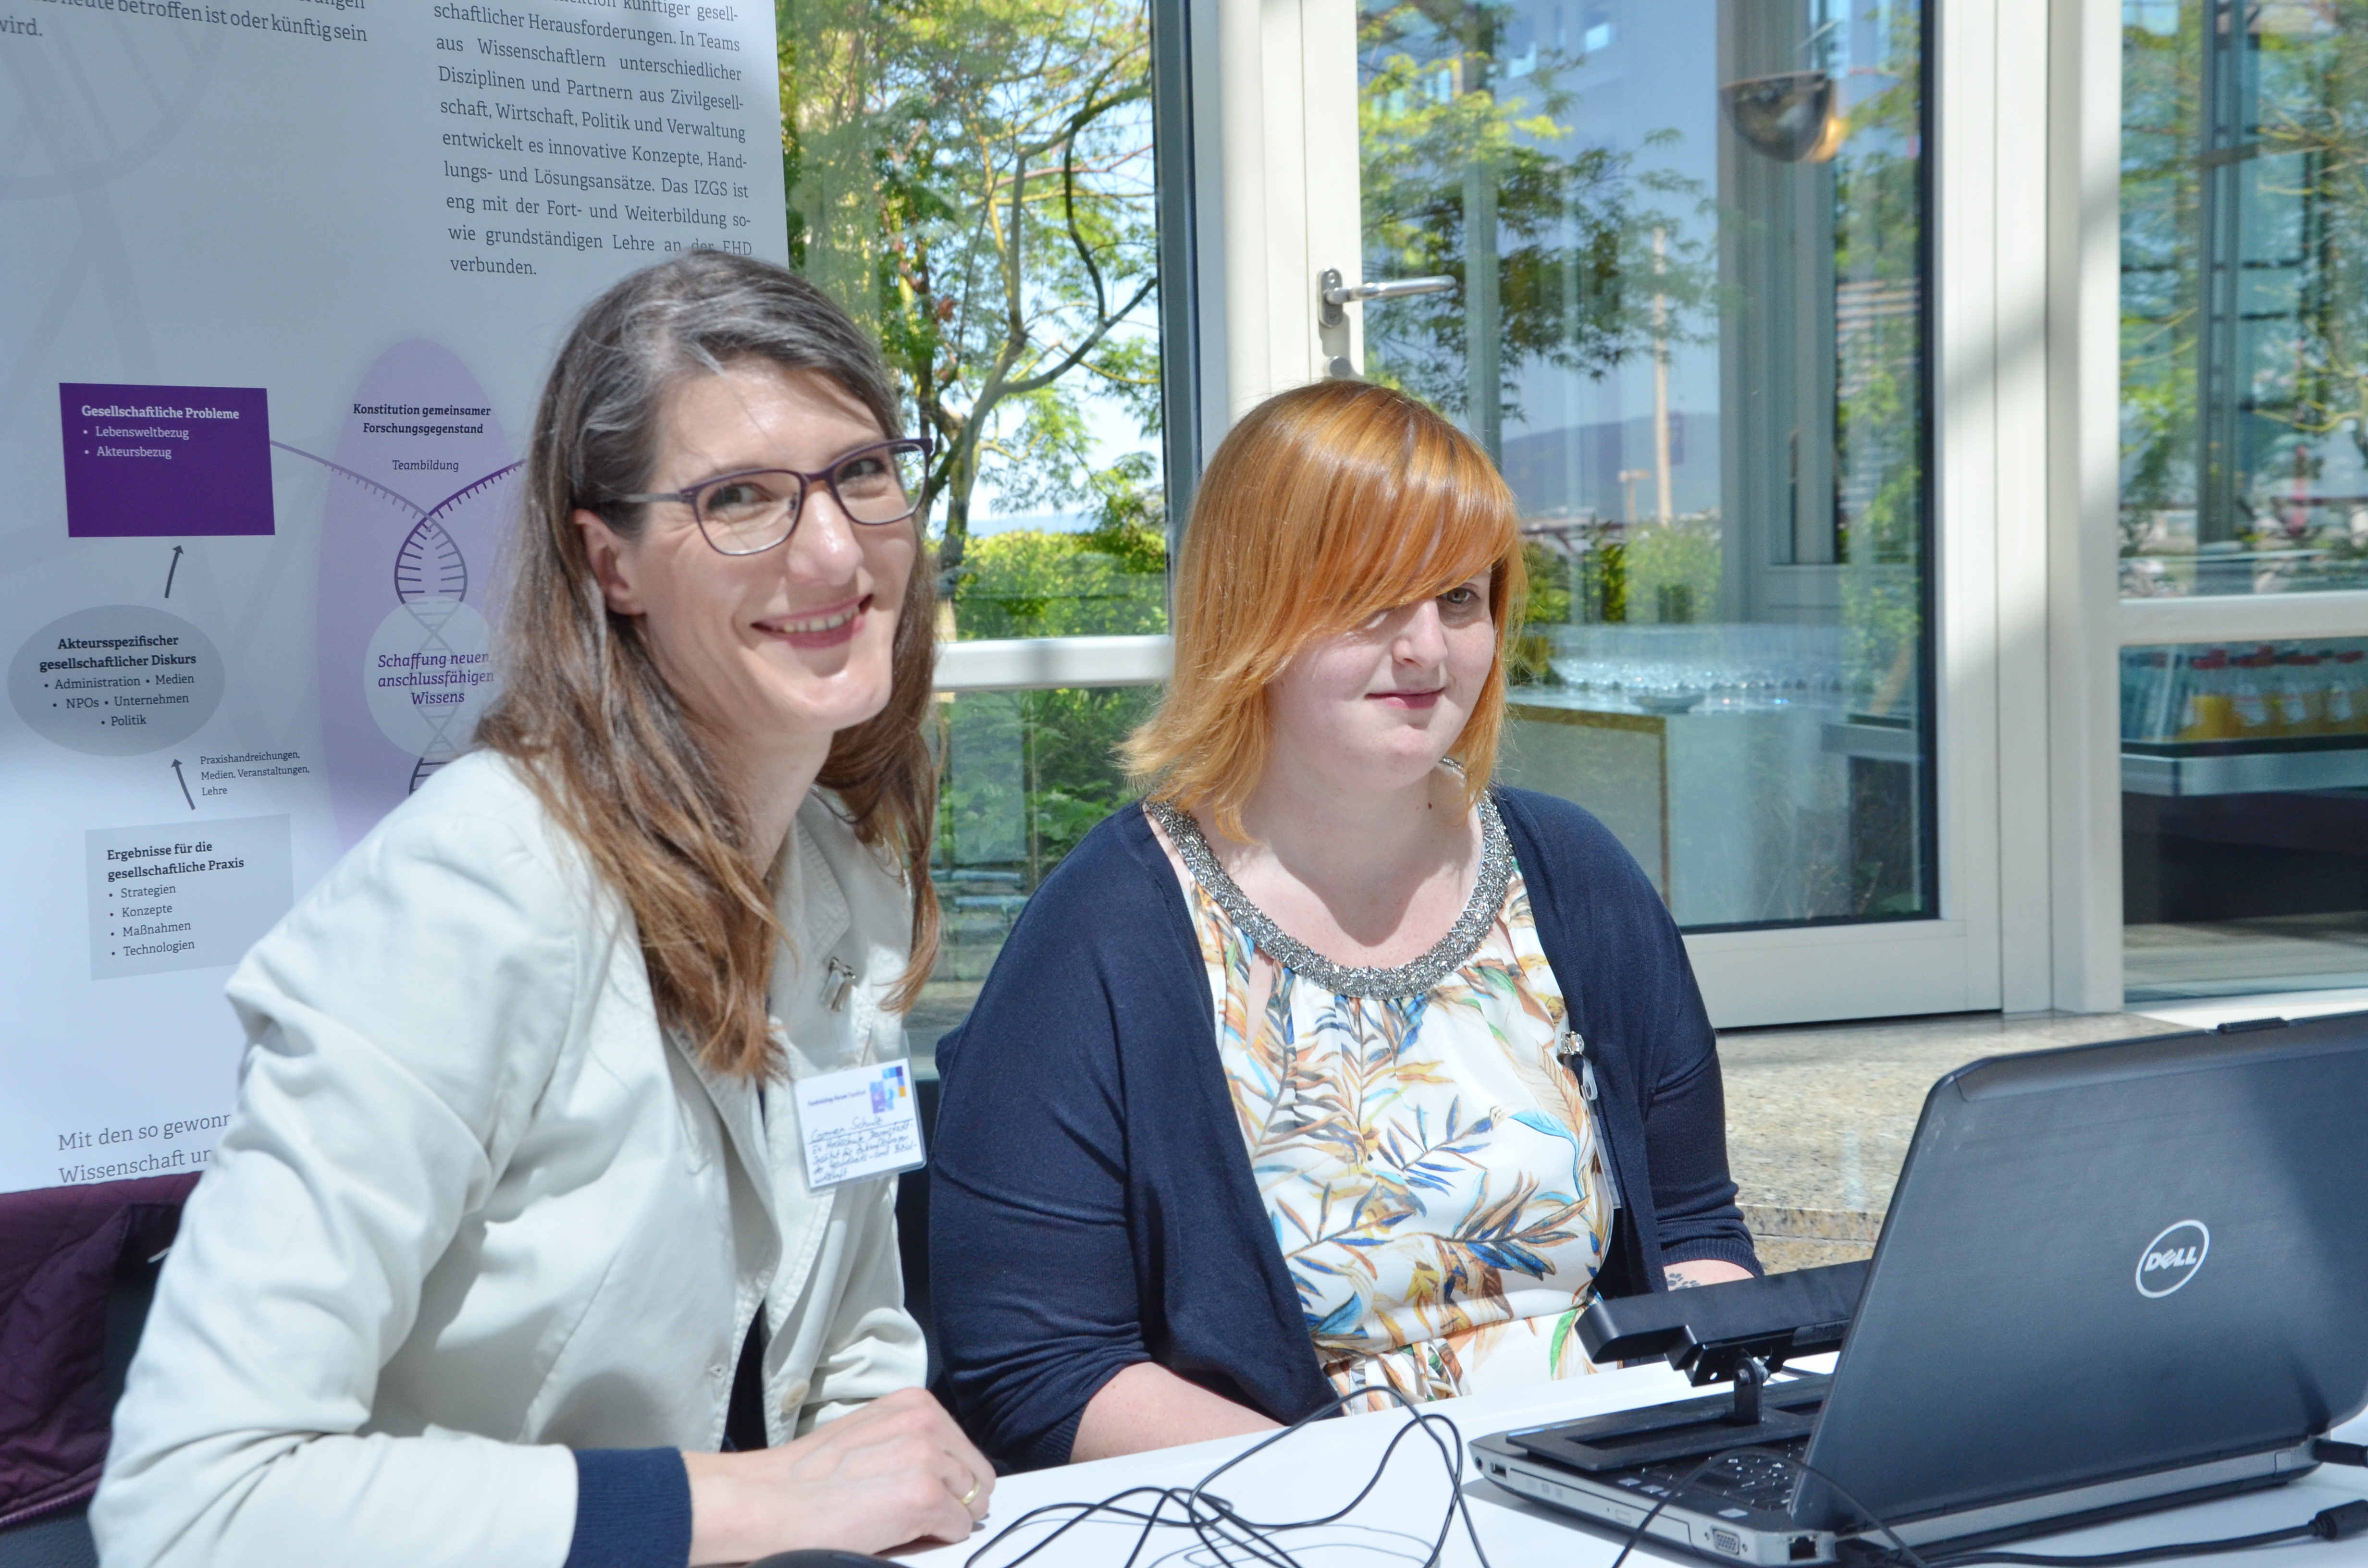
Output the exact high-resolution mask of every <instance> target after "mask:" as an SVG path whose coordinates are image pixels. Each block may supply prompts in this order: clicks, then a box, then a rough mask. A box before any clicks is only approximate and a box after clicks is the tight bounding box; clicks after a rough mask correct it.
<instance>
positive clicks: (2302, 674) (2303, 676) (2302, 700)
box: [2277, 648, 2327, 735]
mask: <svg viewBox="0 0 2368 1568" xmlns="http://www.w3.org/2000/svg"><path fill="white" fill-rule="evenodd" d="M2320 664H2321V661H2320V659H2319V656H2318V655H2317V653H2305V652H2304V651H2303V650H2302V649H2300V648H2290V649H2288V650H2286V651H2285V652H2284V653H2280V654H2279V655H2278V666H2277V676H2278V685H2277V710H2278V733H2280V734H2284V735H2323V734H2325V733H2327V684H2326V680H2325V678H2324V677H2323V676H2321V675H2320V674H2319V668H2320Z"/></svg>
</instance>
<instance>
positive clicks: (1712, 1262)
mask: <svg viewBox="0 0 2368 1568" xmlns="http://www.w3.org/2000/svg"><path fill="white" fill-rule="evenodd" d="M1661 1278H1663V1279H1664V1280H1666V1281H1668V1287H1669V1289H1670V1290H1691V1289H1693V1287H1695V1286H1697V1285H1718V1284H1723V1283H1725V1281H1727V1280H1729V1279H1748V1278H1751V1270H1749V1269H1748V1268H1746V1267H1743V1265H1741V1264H1739V1263H1729V1262H1727V1261H1726V1260H1725V1258H1722V1257H1697V1258H1692V1259H1690V1260H1689V1261H1687V1262H1684V1263H1673V1264H1671V1265H1669V1266H1668V1267H1667V1268H1664V1269H1663V1270H1661Z"/></svg>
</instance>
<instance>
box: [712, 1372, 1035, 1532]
mask: <svg viewBox="0 0 2368 1568" xmlns="http://www.w3.org/2000/svg"><path fill="white" fill-rule="evenodd" d="M682 1462H683V1468H684V1469H685V1470H687V1471H689V1473H690V1561H691V1562H692V1564H693V1565H694V1568H697V1565H699V1564H704V1563H711V1562H750V1561H752V1560H754V1559H756V1558H759V1557H764V1556H768V1555H769V1554H771V1553H773V1552H776V1551H793V1550H795V1549H797V1548H800V1547H836V1548H838V1549H840V1550H842V1551H869V1552H876V1551H882V1550H883V1549H884V1548H887V1547H892V1546H901V1545H903V1544H904V1543H905V1542H906V1541H911V1540H925V1539H926V1540H943V1541H958V1540H962V1539H963V1538H965V1537H966V1536H968V1535H969V1534H970V1530H971V1526H972V1525H973V1524H975V1523H976V1522H977V1521H978V1520H980V1519H982V1518H984V1517H986V1504H987V1499H988V1498H989V1497H990V1496H992V1495H993V1494H994V1492H995V1467H994V1466H992V1465H990V1464H988V1463H987V1461H986V1460H985V1458H984V1457H982V1456H981V1455H980V1453H979V1451H978V1450H977V1449H974V1448H973V1447H972V1446H971V1442H970V1439H969V1438H968V1437H963V1436H962V1428H960V1427H959V1426H955V1425H954V1423H953V1419H952V1417H951V1416H949V1415H947V1414H946V1412H945V1408H944V1407H943V1406H942V1405H940V1404H939V1403H938V1402H937V1400H936V1399H935V1398H933V1397H932V1396H931V1395H930V1394H929V1393H928V1392H927V1391H925V1390H922V1389H902V1390H899V1391H898V1392H895V1393H892V1394H889V1395H888V1396H886V1397H885V1398H883V1399H877V1400H874V1401H872V1402H871V1403H870V1404H867V1405H865V1406H864V1407H863V1408H862V1409H860V1410H859V1411H856V1412H855V1413H854V1414H852V1415H843V1416H841V1417H839V1418H838V1419H837V1420H836V1421H833V1422H831V1423H830V1424H829V1425H828V1426H820V1427H817V1428H815V1429H814V1431H813V1432H812V1433H810V1434H808V1435H807V1436H805V1437H800V1438H799V1439H797V1441H795V1442H793V1443H787V1444H784V1445H783V1446H781V1447H780V1448H778V1449H757V1450H756V1451H754V1452H752V1453H734V1454H700V1453H689V1452H686V1453H685V1454H684V1455H683V1456H682Z"/></svg>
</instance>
